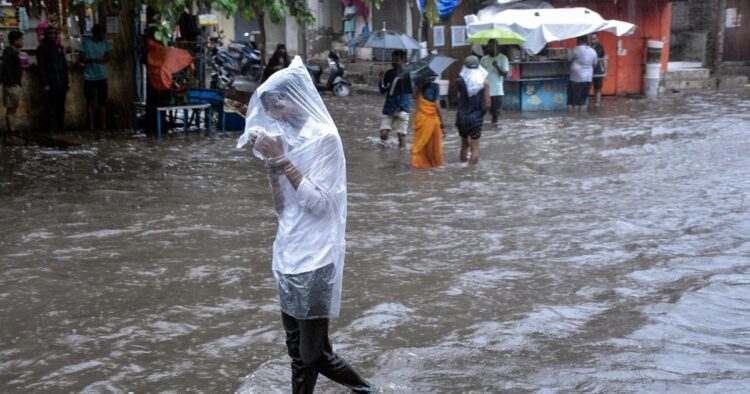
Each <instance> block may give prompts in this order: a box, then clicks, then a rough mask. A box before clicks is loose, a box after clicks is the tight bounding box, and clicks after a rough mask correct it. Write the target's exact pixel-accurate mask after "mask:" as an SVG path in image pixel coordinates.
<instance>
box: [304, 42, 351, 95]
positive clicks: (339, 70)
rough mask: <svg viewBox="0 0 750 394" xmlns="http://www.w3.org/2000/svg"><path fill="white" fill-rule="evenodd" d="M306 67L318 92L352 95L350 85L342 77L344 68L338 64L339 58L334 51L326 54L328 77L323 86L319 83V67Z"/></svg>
mask: <svg viewBox="0 0 750 394" xmlns="http://www.w3.org/2000/svg"><path fill="white" fill-rule="evenodd" d="M306 67H307V71H308V72H309V73H310V77H311V78H312V80H313V82H314V83H315V87H316V88H317V89H318V91H319V92H323V91H332V92H333V94H334V95H336V96H349V95H351V94H352V83H351V82H349V80H348V79H346V77H345V76H344V68H343V67H342V66H341V64H340V63H339V56H338V55H337V54H336V52H335V51H334V50H331V51H329V52H328V68H329V70H328V71H329V75H328V81H327V82H326V83H325V84H322V83H321V82H320V76H321V74H323V70H322V69H321V67H320V66H316V65H306Z"/></svg>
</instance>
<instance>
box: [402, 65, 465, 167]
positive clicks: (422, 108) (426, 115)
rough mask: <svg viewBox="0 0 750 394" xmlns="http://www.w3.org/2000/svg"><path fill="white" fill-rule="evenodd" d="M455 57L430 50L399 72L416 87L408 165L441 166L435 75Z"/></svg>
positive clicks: (438, 109)
mask: <svg viewBox="0 0 750 394" xmlns="http://www.w3.org/2000/svg"><path fill="white" fill-rule="evenodd" d="M453 62H455V59H452V58H449V57H447V56H443V55H438V54H432V55H429V56H427V57H424V58H422V59H419V60H417V61H416V62H413V63H410V64H409V65H408V66H406V67H404V72H402V73H401V75H400V76H399V77H400V78H402V79H404V80H405V81H409V82H411V86H409V87H410V88H412V90H416V100H417V110H416V113H415V114H414V144H412V146H411V155H412V156H411V164H409V168H432V167H442V166H443V137H444V136H445V134H444V130H445V129H444V127H443V115H442V114H441V113H440V106H439V105H438V104H437V101H438V99H439V98H440V87H439V86H438V84H437V83H435V79H436V78H437V77H438V76H439V75H441V74H442V73H443V71H445V69H446V68H448V66H450V65H451V64H452V63H453Z"/></svg>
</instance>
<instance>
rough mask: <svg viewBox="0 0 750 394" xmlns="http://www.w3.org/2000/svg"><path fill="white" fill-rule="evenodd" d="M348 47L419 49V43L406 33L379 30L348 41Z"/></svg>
mask: <svg viewBox="0 0 750 394" xmlns="http://www.w3.org/2000/svg"><path fill="white" fill-rule="evenodd" d="M346 46H348V47H358V48H382V49H419V48H420V46H419V43H418V42H417V41H416V40H415V39H413V38H411V37H409V36H407V35H406V34H404V33H399V32H397V31H392V30H385V29H383V30H377V31H370V32H367V33H362V34H360V35H358V36H356V37H354V38H352V39H351V40H349V42H347V43H346Z"/></svg>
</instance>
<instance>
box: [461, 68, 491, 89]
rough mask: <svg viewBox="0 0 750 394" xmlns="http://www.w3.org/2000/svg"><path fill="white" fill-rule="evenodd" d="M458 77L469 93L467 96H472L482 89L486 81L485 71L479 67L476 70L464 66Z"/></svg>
mask: <svg viewBox="0 0 750 394" xmlns="http://www.w3.org/2000/svg"><path fill="white" fill-rule="evenodd" d="M459 76H460V77H461V78H463V79H464V82H465V83H466V91H467V92H468V93H469V96H473V95H475V94H477V92H478V91H480V90H482V88H483V87H484V81H485V80H486V79H487V70H485V69H484V68H482V67H481V66H480V67H477V68H468V67H466V66H464V67H463V68H461V73H460V74H459Z"/></svg>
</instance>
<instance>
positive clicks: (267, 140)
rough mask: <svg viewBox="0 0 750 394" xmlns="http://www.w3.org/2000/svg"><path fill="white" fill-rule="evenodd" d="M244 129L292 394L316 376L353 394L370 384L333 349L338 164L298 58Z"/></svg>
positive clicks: (342, 206)
mask: <svg viewBox="0 0 750 394" xmlns="http://www.w3.org/2000/svg"><path fill="white" fill-rule="evenodd" d="M245 125H246V126H245V129H246V130H247V131H246V132H245V134H243V135H242V137H240V140H239V142H238V144H237V145H238V147H241V146H243V145H245V144H246V143H250V144H251V145H253V153H254V154H255V155H256V156H257V157H259V158H261V159H262V160H263V162H264V163H265V165H266V168H267V172H268V179H269V181H270V184H271V191H272V193H273V200H274V205H275V208H276V215H277V218H278V223H279V225H278V229H277V232H276V239H275V241H274V244H273V262H272V268H273V274H274V277H275V279H276V285H277V290H278V294H279V303H280V306H281V316H282V322H283V325H284V330H285V332H286V345H287V349H288V353H289V356H290V357H291V358H292V392H293V393H312V392H313V390H314V388H315V383H316V381H317V378H318V374H319V373H320V374H323V375H324V376H326V377H327V378H329V379H331V380H333V381H335V382H337V383H340V384H342V385H344V386H346V387H348V388H349V389H350V390H352V391H353V392H355V393H370V392H372V388H371V387H370V385H369V384H368V383H367V381H366V380H365V379H363V378H362V377H361V376H360V375H359V374H358V373H357V371H356V370H355V369H354V368H352V367H351V366H350V365H349V364H348V363H347V362H346V361H345V360H344V359H343V358H341V357H339V356H338V355H337V354H336V353H335V352H334V351H333V347H332V345H331V342H330V340H329V338H328V327H329V319H330V318H335V317H338V315H339V310H340V304H341V289H342V282H343V279H342V278H343V271H344V255H345V253H346V243H345V239H344V233H345V230H346V208H347V204H346V162H345V159H344V150H343V146H342V144H341V139H340V138H339V135H338V131H337V130H336V125H335V124H334V123H333V120H332V119H331V117H330V115H329V114H328V111H327V110H326V107H325V105H324V104H323V101H322V100H321V98H320V95H319V94H318V93H317V91H316V89H315V86H314V85H313V83H312V80H311V79H310V76H309V74H308V72H307V69H306V68H305V65H304V64H303V63H302V60H301V59H300V58H299V56H297V57H295V58H294V60H293V61H292V63H291V64H290V65H289V67H288V68H286V69H283V70H281V71H278V72H276V73H274V74H273V75H271V77H269V78H268V80H267V81H266V82H264V83H263V85H261V86H260V87H259V88H258V89H257V90H256V91H255V94H253V97H252V99H251V101H250V104H249V106H248V114H247V118H246V122H245Z"/></svg>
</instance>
